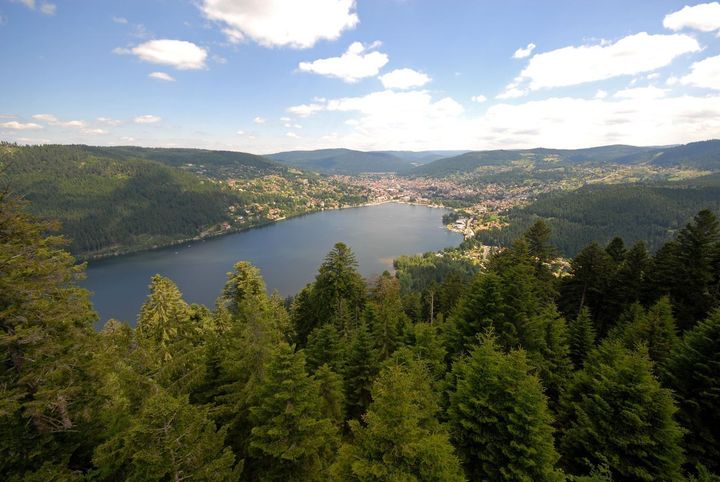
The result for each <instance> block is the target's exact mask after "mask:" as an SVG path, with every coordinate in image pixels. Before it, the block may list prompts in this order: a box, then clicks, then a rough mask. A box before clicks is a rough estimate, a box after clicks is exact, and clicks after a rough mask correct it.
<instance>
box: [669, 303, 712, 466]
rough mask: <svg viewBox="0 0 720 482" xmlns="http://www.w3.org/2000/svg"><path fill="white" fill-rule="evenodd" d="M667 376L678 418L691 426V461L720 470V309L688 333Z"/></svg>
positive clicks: (688, 447) (687, 436)
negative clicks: (673, 393) (675, 399)
mask: <svg viewBox="0 0 720 482" xmlns="http://www.w3.org/2000/svg"><path fill="white" fill-rule="evenodd" d="M663 378H664V380H665V382H666V383H667V385H668V386H670V387H671V388H672V389H673V391H674V392H675V395H676V397H677V400H678V405H679V407H680V412H679V414H678V415H679V417H678V418H679V420H680V422H681V423H682V425H683V426H684V427H685V428H686V429H687V433H686V434H685V438H684V440H683V443H684V446H685V449H686V451H687V456H688V462H689V463H690V464H693V465H694V464H698V463H699V464H703V465H705V466H706V467H707V468H709V469H710V470H711V471H713V472H715V473H720V409H719V407H720V311H718V310H716V311H714V312H713V313H712V314H711V315H710V317H709V318H707V319H706V320H704V321H701V322H700V323H698V325H697V326H696V327H695V328H693V329H692V330H689V331H687V332H686V333H685V335H684V336H683V338H682V341H681V342H680V343H678V345H677V346H676V347H675V349H674V350H673V352H672V355H671V356H670V358H669V359H668V360H667V363H666V366H665V370H664V377H663Z"/></svg>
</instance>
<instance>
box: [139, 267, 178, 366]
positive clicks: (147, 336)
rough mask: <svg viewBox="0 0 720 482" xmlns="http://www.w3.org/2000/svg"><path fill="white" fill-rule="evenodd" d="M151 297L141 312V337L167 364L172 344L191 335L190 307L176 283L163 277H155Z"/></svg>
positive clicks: (152, 282) (151, 286)
mask: <svg viewBox="0 0 720 482" xmlns="http://www.w3.org/2000/svg"><path fill="white" fill-rule="evenodd" d="M149 288H150V294H149V295H148V297H147V299H146V301H145V303H144V304H143V306H142V308H141V309H140V316H138V320H137V337H138V340H139V341H140V342H141V343H146V346H147V347H148V348H149V349H150V350H151V351H155V352H156V353H157V354H158V358H159V359H160V360H163V361H169V360H170V359H172V349H171V345H172V344H173V343H174V342H176V341H178V340H179V339H181V338H183V337H186V336H188V335H189V333H190V331H191V325H190V306H188V304H187V303H185V301H184V300H183V299H182V294H181V293H180V290H179V289H178V287H177V285H175V283H173V281H172V280H170V279H168V278H164V277H162V276H160V275H155V276H153V277H152V281H151V282H150V287H149Z"/></svg>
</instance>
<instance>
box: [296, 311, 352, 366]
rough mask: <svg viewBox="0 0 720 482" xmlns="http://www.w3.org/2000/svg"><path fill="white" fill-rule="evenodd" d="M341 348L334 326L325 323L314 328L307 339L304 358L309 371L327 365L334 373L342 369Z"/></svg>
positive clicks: (338, 335)
mask: <svg viewBox="0 0 720 482" xmlns="http://www.w3.org/2000/svg"><path fill="white" fill-rule="evenodd" d="M343 355H344V353H343V347H342V346H341V340H340V334H339V333H338V331H337V328H335V325H333V324H331V323H327V324H325V325H322V326H319V327H317V328H315V329H314V330H313V331H312V333H310V336H309V337H308V339H307V346H306V347H305V356H306V358H307V365H308V368H309V369H310V371H315V370H317V368H318V367H319V366H320V365H323V364H325V363H327V364H328V365H330V368H332V369H333V370H334V371H336V372H338V373H339V372H340V371H342V368H343Z"/></svg>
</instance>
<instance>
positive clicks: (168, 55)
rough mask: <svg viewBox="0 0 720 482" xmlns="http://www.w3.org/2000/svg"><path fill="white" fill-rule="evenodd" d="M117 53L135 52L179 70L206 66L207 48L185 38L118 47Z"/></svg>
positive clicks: (145, 58) (151, 60)
mask: <svg viewBox="0 0 720 482" xmlns="http://www.w3.org/2000/svg"><path fill="white" fill-rule="evenodd" d="M113 52H115V53H116V54H134V55H136V56H137V57H139V58H140V59H142V60H144V61H146V62H150V63H153V64H161V65H170V66H172V67H175V68H176V69H179V70H196V69H204V68H205V60H206V59H207V55H208V53H207V50H205V49H204V48H202V47H198V46H197V45H195V44H194V43H192V42H188V41H185V40H171V39H161V40H149V41H147V42H144V43H141V44H140V45H137V46H136V47H133V48H131V49H126V48H121V47H118V48H116V49H114V50H113Z"/></svg>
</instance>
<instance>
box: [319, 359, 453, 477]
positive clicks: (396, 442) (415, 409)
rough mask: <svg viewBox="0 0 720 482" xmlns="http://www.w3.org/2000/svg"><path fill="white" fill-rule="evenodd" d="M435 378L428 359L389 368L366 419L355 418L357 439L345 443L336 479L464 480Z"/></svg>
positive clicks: (375, 389) (377, 383) (380, 378)
mask: <svg viewBox="0 0 720 482" xmlns="http://www.w3.org/2000/svg"><path fill="white" fill-rule="evenodd" d="M429 378H430V377H429V374H428V373H427V372H426V371H425V369H424V366H423V364H422V363H412V364H410V365H405V366H404V365H397V364H391V365H390V366H388V367H386V368H385V369H383V371H382V372H381V373H380V375H379V376H378V378H377V380H376V381H375V383H374V384H373V388H372V394H373V402H372V404H370V407H369V409H368V412H367V415H366V416H365V418H364V421H365V423H366V425H365V426H363V425H361V424H360V423H359V422H358V421H357V420H353V421H351V422H350V428H351V431H352V440H351V442H349V443H346V444H344V445H343V446H342V447H341V449H340V452H339V455H338V459H337V461H336V463H335V464H334V465H333V467H332V479H333V480H344V481H379V480H397V481H400V480H404V481H411V480H416V481H433V480H436V481H440V480H442V481H462V480H464V478H463V474H462V469H461V467H460V463H459V460H458V458H457V456H455V454H454V449H453V446H452V445H451V444H450V440H449V435H448V432H447V430H446V429H445V428H444V427H443V426H442V425H441V424H440V423H438V421H437V419H436V418H435V417H436V414H437V412H438V404H437V401H436V396H437V395H436V393H434V392H433V389H432V386H431V384H430V382H429Z"/></svg>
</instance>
